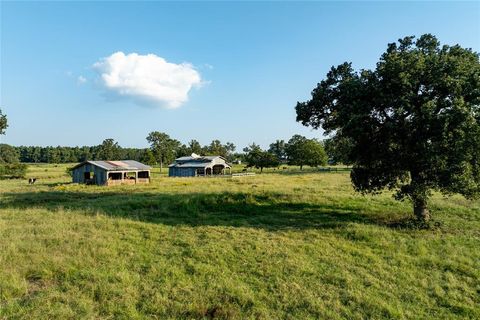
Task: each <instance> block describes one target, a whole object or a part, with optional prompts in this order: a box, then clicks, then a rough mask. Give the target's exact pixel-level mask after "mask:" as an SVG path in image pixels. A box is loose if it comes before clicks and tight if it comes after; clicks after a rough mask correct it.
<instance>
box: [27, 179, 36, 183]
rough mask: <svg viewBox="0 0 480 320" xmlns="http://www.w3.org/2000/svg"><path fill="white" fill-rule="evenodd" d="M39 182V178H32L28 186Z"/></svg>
mask: <svg viewBox="0 0 480 320" xmlns="http://www.w3.org/2000/svg"><path fill="white" fill-rule="evenodd" d="M35 181H37V178H30V179H28V184H34V183H35Z"/></svg>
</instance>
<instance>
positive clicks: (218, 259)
mask: <svg viewBox="0 0 480 320" xmlns="http://www.w3.org/2000/svg"><path fill="white" fill-rule="evenodd" d="M65 168H66V166H65V165H57V166H55V165H34V166H30V168H29V173H28V176H30V177H37V178H39V180H38V181H37V183H36V184H34V185H28V184H27V182H26V181H25V180H4V181H0V318H5V319H12V318H30V319H66V318H86V319H94V318H95V319H112V318H120V319H145V318H158V319H179V318H180V319H183V318H186V319H208V318H219V319H222V318H223V319H239V318H242V319H319V318H325V319H340V318H348V319H365V318H376V319H379V318H382V319H383V318H391V319H454V318H458V319H465V318H470V319H473V318H477V319H478V318H480V307H479V306H480V250H479V248H480V201H467V200H465V199H463V198H461V197H458V196H453V197H448V198H445V197H443V196H440V195H435V196H434V197H433V199H432V201H431V203H430V209H431V211H432V213H433V218H434V221H433V223H432V227H431V228H430V229H428V230H425V229H416V228H415V227H413V226H412V225H411V224H410V223H409V220H408V215H409V214H410V212H411V210H412V209H411V206H410V204H409V203H406V202H404V203H401V202H397V201H395V200H394V199H393V198H392V196H391V194H389V193H385V194H382V195H379V196H362V195H359V194H355V193H354V192H353V189H352V187H351V185H350V181H349V176H348V172H317V171H316V170H314V169H310V170H305V171H304V172H300V171H296V170H294V169H289V170H286V171H285V172H283V171H278V170H277V171H273V170H267V172H266V173H264V174H257V175H256V176H253V177H242V178H236V179H227V178H168V177H165V176H164V175H162V174H159V173H158V172H154V175H153V180H152V183H151V184H150V185H136V186H116V187H99V186H84V185H74V184H70V183H69V181H70V178H69V177H68V176H67V174H66V171H65Z"/></svg>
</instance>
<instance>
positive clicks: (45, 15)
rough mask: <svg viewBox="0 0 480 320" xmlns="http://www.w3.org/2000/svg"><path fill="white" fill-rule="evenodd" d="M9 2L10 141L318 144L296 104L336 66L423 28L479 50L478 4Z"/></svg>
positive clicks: (4, 18)
mask: <svg viewBox="0 0 480 320" xmlns="http://www.w3.org/2000/svg"><path fill="white" fill-rule="evenodd" d="M0 5H1V40H0V41H1V71H0V72H1V80H0V81H1V82H0V88H1V92H0V108H1V109H2V110H3V112H4V113H6V114H7V115H8V119H9V122H10V127H9V129H8V131H7V134H6V136H3V137H1V140H2V142H4V143H9V144H12V145H42V146H46V145H69V146H75V145H96V144H99V143H101V142H102V140H103V139H105V138H114V139H115V140H117V141H118V142H119V143H120V145H122V146H125V147H127V146H129V147H145V146H147V142H146V140H145V137H146V136H147V134H148V133H149V132H150V131H153V130H158V131H163V132H166V133H168V134H170V136H172V137H174V138H176V139H179V140H180V141H182V142H187V141H188V140H190V139H197V140H199V141H200V142H201V143H202V144H207V143H209V142H210V141H211V140H213V139H220V140H222V141H223V142H226V141H231V142H233V143H235V144H236V145H237V150H241V149H242V148H243V147H244V146H246V145H247V144H248V143H250V142H253V141H255V142H257V143H259V144H261V145H262V146H264V147H266V146H268V144H269V143H270V142H273V141H274V140H275V139H286V140H287V139H288V138H289V137H291V136H292V135H293V134H296V133H299V134H302V135H306V136H308V137H316V138H322V134H321V132H320V131H313V130H311V129H309V128H305V127H302V126H301V125H300V124H298V123H296V122H295V110H294V107H295V104H296V102H297V101H304V100H306V99H308V98H309V96H310V92H311V90H312V89H313V88H314V86H315V85H316V83H317V82H319V81H320V80H322V79H323V77H324V76H325V74H326V72H327V71H328V70H329V68H330V67H331V66H332V65H337V64H340V63H342V62H344V61H351V62H353V65H354V67H355V68H372V67H374V66H375V63H376V62H377V61H378V58H379V56H380V55H381V54H382V52H383V51H384V50H385V48H386V46H387V43H389V42H393V41H395V40H397V39H398V38H400V37H403V36H406V35H421V34H423V33H433V34H435V35H436V36H437V37H438V38H439V39H440V41H441V42H442V43H444V44H457V43H458V44H460V45H462V46H464V47H469V48H473V49H474V50H475V51H480V2H465V3H460V2H418V3H417V2H404V3H396V2H362V3H360V2H355V3H351V2H315V3H312V2H305V3H299V2H291V3H279V2H264V3H258V2H243V3H220V2H207V3H199V2H195V3H189V2H180V3H164V2H161V3H159V2H135V3H128V2H118V3H114V2H102V3H100V2H83V3H82V2H78V3H72V2H68V3H67V2H50V3H34V2H1V4H0ZM117 52H121V53H122V54H119V55H116V56H112V55H113V54H114V53H117ZM133 53H136V55H133ZM148 54H150V56H147V55H148ZM148 57H150V58H148ZM182 63H184V64H182ZM95 64H96V65H95ZM94 65H95V66H94ZM139 66H143V67H141V68H140V67H139ZM159 83H160V87H158V86H157V85H159Z"/></svg>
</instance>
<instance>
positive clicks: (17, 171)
mask: <svg viewBox="0 0 480 320" xmlns="http://www.w3.org/2000/svg"><path fill="white" fill-rule="evenodd" d="M26 174H27V165H26V164H23V163H4V164H0V179H21V178H25V175H26Z"/></svg>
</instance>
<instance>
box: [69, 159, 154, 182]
mask: <svg viewBox="0 0 480 320" xmlns="http://www.w3.org/2000/svg"><path fill="white" fill-rule="evenodd" d="M151 169H152V168H151V167H149V166H147V165H144V164H143V163H140V162H138V161H134V160H121V161H84V162H82V163H79V164H78V165H76V166H75V167H73V168H72V179H73V182H74V183H85V184H96V185H102V186H103V185H104V186H112V185H119V184H138V183H149V182H150V170H151Z"/></svg>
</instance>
